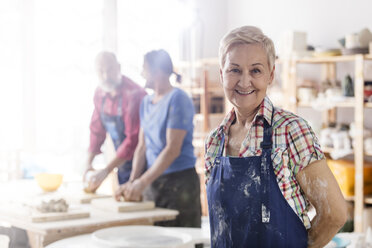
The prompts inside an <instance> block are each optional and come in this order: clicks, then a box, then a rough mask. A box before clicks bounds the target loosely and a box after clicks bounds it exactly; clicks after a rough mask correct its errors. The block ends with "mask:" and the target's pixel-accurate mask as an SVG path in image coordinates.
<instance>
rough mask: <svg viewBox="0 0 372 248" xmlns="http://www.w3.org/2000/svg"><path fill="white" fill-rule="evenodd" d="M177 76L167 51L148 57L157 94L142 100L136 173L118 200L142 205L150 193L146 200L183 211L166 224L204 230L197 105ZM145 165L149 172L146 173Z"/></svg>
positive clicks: (149, 79)
mask: <svg viewBox="0 0 372 248" xmlns="http://www.w3.org/2000/svg"><path fill="white" fill-rule="evenodd" d="M173 73H174V72H173V64H172V60H171V58H170V56H169V54H168V53H167V52H166V51H164V50H156V51H151V52H148V53H147V54H146V55H145V58H144V64H143V77H144V78H145V79H146V87H147V88H150V89H153V90H154V94H153V95H148V96H146V97H145V98H144V99H143V101H142V104H141V107H140V122H141V128H140V134H139V143H138V146H137V148H136V150H135V153H134V158H133V169H132V173H131V176H130V180H129V182H128V183H126V184H124V185H123V186H121V187H120V188H119V190H118V191H117V193H116V197H117V199H118V198H120V197H121V196H124V198H125V199H126V200H133V201H139V200H140V199H141V196H142V193H143V192H144V191H145V189H146V191H145V193H144V198H145V200H153V201H155V204H156V206H157V207H163V208H169V209H176V210H178V211H179V212H180V214H179V215H178V216H177V218H176V220H175V221H168V222H164V223H162V224H161V225H167V226H183V227H200V225H201V206H200V181H199V177H198V175H197V173H196V170H195V160H196V159H195V156H194V147H193V145H192V138H193V117H194V107H193V104H192V101H191V99H190V98H189V97H188V96H187V95H186V93H185V92H184V91H182V90H181V89H179V88H174V87H173V86H172V85H171V83H170V81H169V77H170V76H171V75H172V74H173ZM146 164H147V170H146V171H145V172H144V173H143V175H141V173H142V171H143V170H144V168H145V167H146Z"/></svg>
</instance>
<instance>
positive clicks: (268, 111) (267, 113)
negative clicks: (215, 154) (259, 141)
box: [217, 96, 274, 157]
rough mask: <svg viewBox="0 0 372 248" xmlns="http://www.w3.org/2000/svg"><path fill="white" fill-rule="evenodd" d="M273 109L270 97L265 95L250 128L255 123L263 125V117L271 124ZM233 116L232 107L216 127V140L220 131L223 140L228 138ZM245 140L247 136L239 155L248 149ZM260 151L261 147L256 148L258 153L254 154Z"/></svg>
mask: <svg viewBox="0 0 372 248" xmlns="http://www.w3.org/2000/svg"><path fill="white" fill-rule="evenodd" d="M273 111H274V106H273V104H272V103H271V101H270V99H269V98H268V97H267V96H266V97H265V98H264V99H263V100H262V103H261V105H260V106H259V110H258V112H257V113H256V115H255V117H254V118H253V121H252V124H251V126H250V128H252V126H257V125H261V126H262V127H263V118H265V119H266V121H267V122H268V123H269V125H271V124H272V123H271V121H272V114H273ZM235 118H236V116H235V109H234V108H233V109H232V110H231V111H230V112H229V113H228V114H227V115H226V117H225V119H224V120H223V121H222V123H221V124H220V126H219V128H218V134H217V136H218V140H221V139H222V132H223V133H224V134H225V141H227V140H228V132H229V129H230V126H231V125H232V123H233V121H234V120H235ZM247 142H248V140H247V137H246V138H245V139H244V142H243V150H241V151H240V152H239V157H241V156H243V154H244V153H245V152H246V151H247V149H248V144H247ZM227 143H228V142H225V144H224V151H226V146H227ZM260 152H261V149H259V150H257V153H258V154H256V155H260Z"/></svg>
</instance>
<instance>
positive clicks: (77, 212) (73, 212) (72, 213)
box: [30, 209, 90, 223]
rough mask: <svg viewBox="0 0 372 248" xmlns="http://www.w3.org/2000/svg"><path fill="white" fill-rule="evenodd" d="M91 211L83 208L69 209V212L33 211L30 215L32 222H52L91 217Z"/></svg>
mask: <svg viewBox="0 0 372 248" xmlns="http://www.w3.org/2000/svg"><path fill="white" fill-rule="evenodd" d="M89 217H90V213H89V212H88V211H86V210H83V209H69V210H68V211H67V212H64V213H61V212H55V213H41V212H36V211H35V212H33V213H32V214H31V216H30V219H31V222H33V223H40V222H50V221H62V220H73V219H82V218H89Z"/></svg>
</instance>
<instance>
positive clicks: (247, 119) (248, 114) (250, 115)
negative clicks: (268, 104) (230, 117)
mask: <svg viewBox="0 0 372 248" xmlns="http://www.w3.org/2000/svg"><path fill="white" fill-rule="evenodd" d="M259 109H260V106H258V107H256V108H254V109H251V110H244V111H242V110H239V109H238V108H235V116H236V121H235V124H236V125H238V126H241V127H246V128H248V129H249V128H250V126H251V124H252V122H253V119H254V117H255V116H256V114H257V112H258V110H259Z"/></svg>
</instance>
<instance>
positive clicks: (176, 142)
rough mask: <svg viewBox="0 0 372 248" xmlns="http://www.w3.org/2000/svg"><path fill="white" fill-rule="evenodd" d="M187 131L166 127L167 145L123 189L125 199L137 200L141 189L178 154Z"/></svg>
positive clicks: (156, 176) (153, 179) (160, 172)
mask: <svg viewBox="0 0 372 248" xmlns="http://www.w3.org/2000/svg"><path fill="white" fill-rule="evenodd" d="M186 133H187V131H186V130H181V129H172V128H168V129H167V133H166V140H167V145H166V146H165V147H164V149H163V150H162V151H161V152H160V154H159V156H158V157H157V158H156V160H155V162H154V164H153V165H152V166H151V167H150V168H149V169H148V170H147V171H146V172H145V173H144V174H143V175H142V176H141V177H139V178H138V179H136V180H134V181H133V183H131V184H130V185H129V186H128V187H126V188H125V190H124V197H125V199H126V200H133V201H138V200H140V199H141V194H142V191H143V190H144V189H145V188H146V187H147V186H148V185H150V184H151V183H152V182H153V181H155V179H157V178H158V177H159V176H160V175H161V174H163V172H164V171H165V170H166V169H167V168H168V167H169V166H170V165H171V164H172V163H173V161H174V160H175V159H176V158H177V157H178V156H179V155H180V153H181V149H182V144H183V140H184V138H185V136H186Z"/></svg>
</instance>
